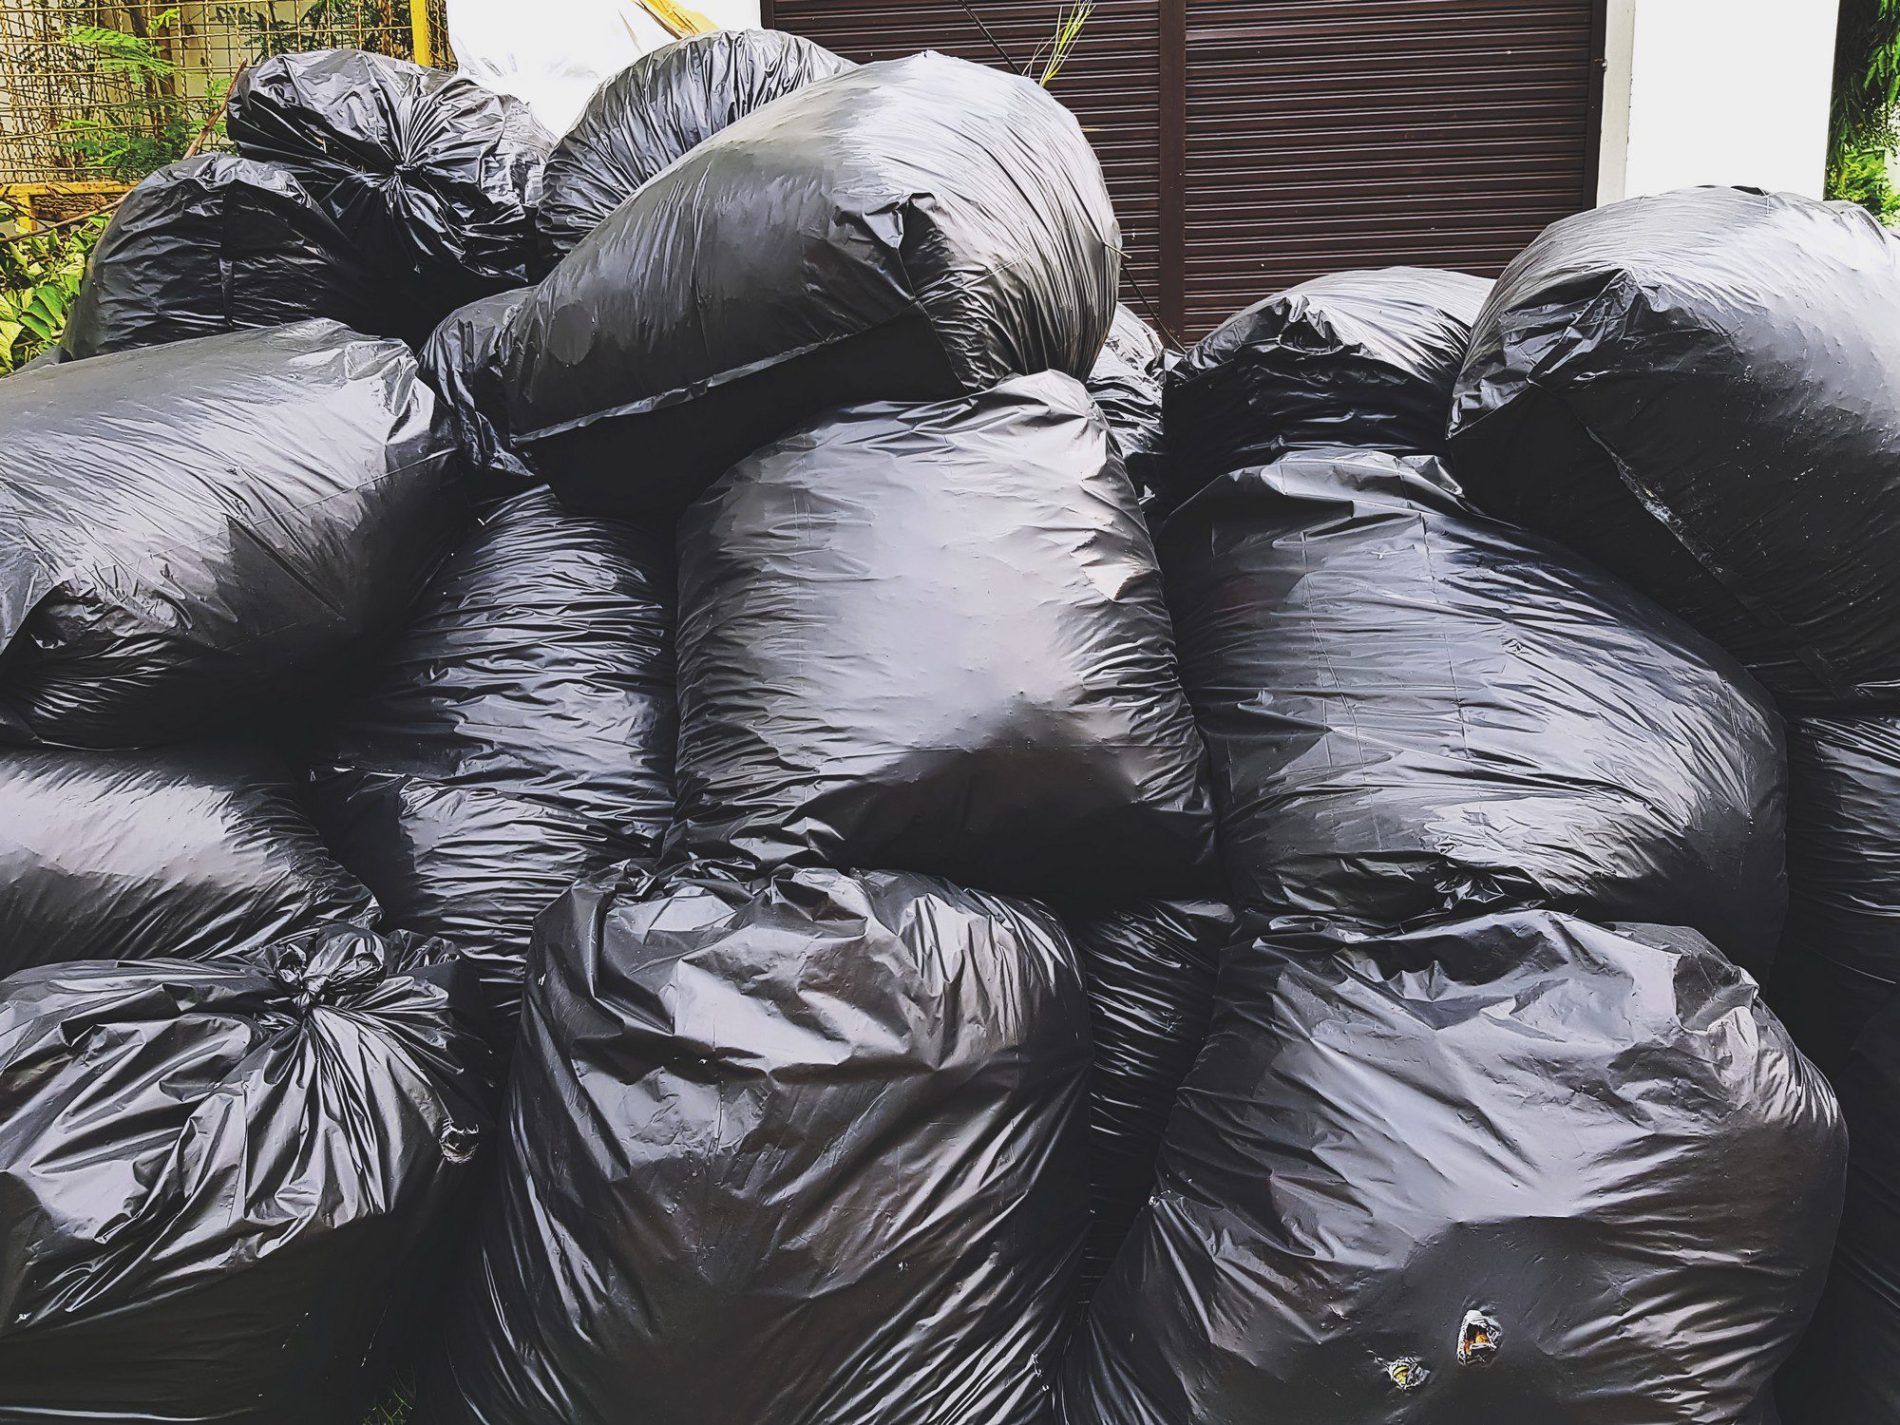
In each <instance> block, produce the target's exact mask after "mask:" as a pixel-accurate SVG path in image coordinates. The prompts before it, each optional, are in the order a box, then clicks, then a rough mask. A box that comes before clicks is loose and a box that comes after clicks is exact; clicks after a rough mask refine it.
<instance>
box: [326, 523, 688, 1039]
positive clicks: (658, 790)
mask: <svg viewBox="0 0 1900 1425" xmlns="http://www.w3.org/2000/svg"><path fill="white" fill-rule="evenodd" d="M673 676H674V670H673V550H672V544H671V541H670V540H669V539H667V538H665V537H664V536H653V535H648V534H644V533H642V532H641V531H640V530H637V529H635V528H633V527H631V526H628V525H622V524H617V523H614V522H612V521H608V520H597V519H587V518H583V517H580V516H577V515H569V514H566V513H564V512H563V511H562V510H561V508H560V506H559V505H558V504H557V503H556V502H555V500H554V497H553V496H552V495H551V494H549V493H548V492H547V491H546V490H535V491H530V492H529V493H527V494H524V495H520V496H517V497H516V498H515V499H513V500H510V501H509V502H507V503H506V504H503V505H501V506H499V507H497V508H496V509H494V510H492V511H490V512H489V513H488V514H487V515H486V516H485V517H484V518H483V520H482V523H481V526H480V528H479V529H477V530H476V531H475V532H474V533H473V534H472V535H471V536H470V537H469V538H468V539H467V540H466V541H465V542H464V543H463V544H462V546H461V547H460V548H459V549H457V551H456V552H455V554H454V555H453V556H452V557H451V558H450V559H449V561H448V563H447V564H446V565H444V566H443V568H442V571H441V572H440V574H438V575H437V577H436V579H435V580H434V582H433V583H432V584H431V585H430V587H429V590H428V592H427V593H426V594H425V595H424V596H423V598H422V600H421V602H420V604H419V606H418V608H417V610H416V612H415V614H414V616H413V618H412V621H411V622H410V624H409V627H408V629H407V631H406V632H404V633H403V634H402V635H401V637H400V638H398V639H397V641H396V643H395V645H394V647H392V648H391V649H390V650H389V651H388V652H387V653H386V654H385V655H384V656H383V657H382V658H381V659H380V660H378V661H377V663H376V664H375V666H374V668H373V671H371V672H370V673H369V674H368V677H367V678H366V680H365V683H364V686H363V687H362V689H361V691H360V692H359V694H358V696H357V697H356V698H355V700H354V701H353V702H352V703H351V704H350V705H349V706H348V707H347V708H346V709H345V710H344V713H343V715H342V718H341V721H340V723H339V724H338V725H337V726H336V727H335V728H334V729H333V730H332V732H331V733H330V735H329V737H328V739H327V745H326V746H325V747H324V748H323V749H322V750H321V752H320V753H319V756H318V758H317V762H316V765H315V767H314V768H313V770H312V773H311V776H312V780H313V783H314V786H313V792H314V795H315V800H316V807H317V819H318V824H319V825H320V826H321V827H322V829H323V831H324V834H325V836H326V838H327V839H328V840H329V842H330V844H331V845H332V846H333V847H335V848H336V851H337V853H338V854H339V855H340V856H341V857H342V858H343V861H344V863H345V864H346V865H348V866H349V867H350V868H351V869H352V870H354V871H355V872H356V873H357V874H358V875H360V876H362V877H363V879H364V880H365V881H367V882H368V883H369V885H370V887H371V888H372V889H373V890H375V891H376V892H377V894H378V897H379V898H380V899H381V900H382V902H383V906H384V909H385V911H386V913H387V915H388V917H389V923H390V924H392V925H399V926H402V927H404V928H405V929H408V930H417V931H422V932H425V933H428V934H432V935H441V936H444V937H445V938H447V939H448V940H450V941H452V942H453V943H454V944H455V945H456V946H457V947H458V948H460V949H461V950H462V952H463V953H464V955H465V957H466V958H467V959H469V960H470V961H471V962H472V963H473V964H474V965H475V967H476V968H477V969H478V970H479V971H480V973H481V977H482V981H483V988H484V990H485V991H486V993H487V996H488V999H489V1002H490V1005H491V1007H492V1009H493V1011H494V1015H495V1018H496V1021H497V1024H498V1026H501V1027H503V1028H504V1031H505V1029H506V1027H507V1025H508V1023H509V1021H511V1020H512V1018H513V1015H514V1012H515V1009H516V1007H517V1005H518V1003H519V999H520V991H521V974H522V962H523V960H524V959H525V958H526V955H527V950H528V939H529V935H530V932H531V931H532V930H533V928H534V917H535V916H536V915H538V914H539V913H540V912H541V911H542V910H543V909H544V908H545V907H546V906H547V905H548V904H549V903H550V902H552V901H553V900H554V899H555V898H556V897H558V896H559V895H560V894H561V892H562V891H564V890H566V889H567V887H568V886H569V884H571V883H572V882H573V881H575V880H577V879H578V878H580V877H581V876H584V875H587V874H589V873H591V872H594V871H598V870H601V869H602V868H604V867H607V866H611V865H615V864H617V863H618V862H621V861H624V860H626V859H628V858H629V857H632V856H639V855H647V854H650V853H651V852H653V851H654V850H655V849H657V846H658V843H659V839H660V835H661V833H662V832H663V831H664V830H665V828H666V824H667V820H668V818H669V817H670V816H671V814H672V810H673V744H674V735H675V717H674V694H673Z"/></svg>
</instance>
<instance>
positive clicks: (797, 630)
mask: <svg viewBox="0 0 1900 1425" xmlns="http://www.w3.org/2000/svg"><path fill="white" fill-rule="evenodd" d="M679 548H680V743H679V813H678V819H677V821H676V822H675V824H674V827H673V831H672V833H671V834H670V835H669V837H668V856H669V858H671V859H673V860H678V859H681V858H682V857H686V856H690V857H691V858H693V859H696V860H705V861H715V862H722V863H725V864H728V865H730V866H732V867H734V868H736V869H737V870H738V871H739V873H740V874H756V873H758V872H760V871H762V870H768V869H770V868H772V867H775V866H778V865H782V864H787V863H796V864H806V865H831V866H841V867H854V866H879V867H891V868H895V869H899V870H913V871H924V872H928V873H930V874H932V875H941V876H947V877H949V878H950V879H952V880H954V881H956V882H957V883H958V884H960V885H972V886H981V887H984V888H986V889H990V890H1003V891H1020V892H1023V893H1026V894H1037V893H1040V894H1045V895H1050V896H1062V897H1067V898H1071V899H1075V900H1079V901H1083V902H1086V903H1093V904H1100V903H1104V902H1106V903H1114V902H1116V901H1119V900H1122V899H1126V898H1129V897H1135V896H1141V895H1146V894H1153V895H1177V894H1194V893H1196V892H1197V890H1198V888H1199V887H1201V886H1202V885H1205V884H1207V882H1208V879H1209V873H1210V872H1211V871H1212V869H1213V865H1214V846H1213V836H1214V831H1213V813H1212V808H1211V805H1210V803H1209V799H1208V790H1207V776H1206V754H1205V752H1204V751H1203V749H1202V746H1201V740H1200V735H1199V733H1198V732H1196V730H1195V727H1194V718H1193V714H1192V713H1191V712H1190V711H1189V710H1188V706H1187V701H1186V699H1185V698H1184V697H1183V696H1182V694H1181V685H1180V682H1179V679H1178V676H1177V671H1176V667H1175V654H1174V639H1173V635H1172V633H1171V631H1170V629H1169V627H1168V613H1167V608H1166V604H1165V602H1164V598H1163V594H1162V588H1161V579H1160V575H1159V574H1158V572H1157V571H1156V569H1155V563H1154V547H1153V545H1152V543H1151V542H1150V540H1149V537H1148V532H1147V529H1146V527H1145V526H1144V525H1143V524H1142V522H1141V517H1140V514H1139V512H1138V511H1137V509H1136V505H1135V496H1134V491H1133V489H1132V488H1131V487H1130V485H1129V483H1128V479H1127V477H1126V476H1125V475H1124V474H1123V473H1122V469H1121V464H1120V462H1119V461H1118V460H1117V459H1116V458H1115V454H1114V451H1113V449H1112V447H1111V445H1110V443H1109V439H1108V431H1107V427H1106V426H1105V425H1104V424H1103V422H1102V418H1101V416H1100V414H1099V413H1098V412H1097V411H1096V410H1095V408H1094V407H1093V405H1091V404H1090V402H1089V399H1088V395H1087V393H1086V392H1085V391H1084V390H1083V389H1082V387H1081V386H1080V385H1079V384H1077V383H1076V382H1075V381H1073V380H1071V379H1070V378H1068V377H1066V376H1061V375H1058V374H1056V373H1055V372H1044V373H1042V374H1041V375H1037V376H1025V377H1018V378H1016V379H1015V380H1012V381H1008V382H1005V383H1004V384H1003V385H1001V386H998V387H997V388H995V389H994V390H992V391H987V392H984V393H983V394H981V395H977V396H971V397H966V398H963V399H961V400H955V401H944V402H940V403H937V404H935V405H920V406H900V405H891V404H882V405H867V406H858V407H854V408H851V409H849V410H844V411H838V412H835V413H833V414H832V415H830V416H827V417H825V418H824V419H822V420H820V421H818V422H816V423H815V424H813V425H812V426H810V427H808V428H807V429H805V430H802V431H799V432H797V433H796V434H793V435H791V436H788V437H787V438H786V439H784V440H783V441H780V442H779V443H778V444H776V445H772V446H768V447H766V448H765V449H764V450H761V451H759V452H757V453H756V454H755V455H753V456H752V457H750V458H749V459H747V460H744V461H742V462H741V463H740V464H738V465H737V466H735V467H734V468H733V469H732V470H731V472H730V473H728V474H727V475H726V477H725V478H724V479H723V480H721V481H720V482H719V483H718V484H717V485H715V486H714V487H713V489H712V490H711V491H710V492H709V493H708V494H707V496H706V498H705V499H703V500H702V501H700V502H699V503H698V504H696V505H695V506H693V508H692V509H691V510H689V511H688V512H687V515H686V517H685V518H684V519H683V520H681V521H680V526H679Z"/></svg>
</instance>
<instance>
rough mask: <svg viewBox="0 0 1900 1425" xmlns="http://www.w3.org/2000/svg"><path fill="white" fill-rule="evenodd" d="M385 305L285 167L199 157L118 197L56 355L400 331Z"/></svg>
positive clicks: (344, 239) (344, 238)
mask: <svg viewBox="0 0 1900 1425" xmlns="http://www.w3.org/2000/svg"><path fill="white" fill-rule="evenodd" d="M391 297H392V294H391V293H389V292H388V291H386V290H384V289H383V287H382V284H381V280H380V279H379V278H377V277H374V276H372V275H371V273H370V269H369V267H368V266H367V264H366V262H365V259H364V258H363V256H362V254H361V253H360V252H359V251H358V250H357V247H356V244H355V242H354V241H353V240H352V239H351V238H350V237H349V236H348V235H347V234H346V233H344V231H343V230H342V229H341V228H339V227H338V226H337V225H336V224H335V223H333V222H332V221H331V220H330V218H329V217H328V215H327V214H325V213H324V211H323V209H322V208H320V207H318V206H317V203H316V201H315V200H314V199H313V198H312V197H311V196H310V195H309V193H307V192H305V191H304V187H303V185H302V184H301V183H299V182H298V181H297V179H296V178H295V177H294V176H293V175H292V174H291V172H290V170H289V169H286V168H280V167H278V166H277V165H275V164H270V163H258V162H255V161H254V160H252V159H248V158H236V157H233V156H232V155H230V154H223V153H213V154H203V155H200V156H199V157H197V158H188V159H186V160H184V162H182V163H173V164H167V165H166V166H165V167H164V168H161V169H159V170H158V171H157V172H156V173H154V174H152V175H151V177H149V178H147V179H146V180H145V181H144V182H143V183H141V184H139V185H138V187H136V188H134V189H133V190H132V191H131V192H130V193H128V194H126V195H125V198H124V199H123V200H122V201H121V202H120V204H119V206H118V210H117V211H116V212H114V213H113V215H112V222H111V223H110V224H109V225H108V226H107V228H106V230H105V234H104V236H102V237H101V238H100V239H99V245H98V246H97V247H95V248H94V249H93V250H92V257H91V259H90V260H89V261H88V263H87V265H86V280H85V282H84V284H83V285H82V286H81V287H80V289H79V300H78V301H77V302H75V303H74V304H73V310H72V316H71V319H70V320H69V321H68V322H67V324H66V332H65V335H64V336H62V337H61V338H60V348H61V350H62V351H63V352H64V354H65V355H66V357H67V358H69V359H73V358H79V357H87V356H102V355H104V354H106V353H107V352H112V351H131V350H134V349H136V348H138V347H142V346H160V345H163V344H165V343H167V342H174V341H185V340H188V339H190V338H192V337H200V336H216V335H218V334H219V333H221V332H230V331H240V330H243V329H246V328H250V327H281V326H288V325H290V324H291V323H292V322H300V321H303V320H305V319H306V318H308V317H330V318H333V319H334V320H336V321H339V322H341V323H342V324H343V325H344V326H346V327H352V328H354V329H356V330H357V331H364V332H380V333H388V334H396V328H394V327H393V326H391V325H389V315H390V303H391Z"/></svg>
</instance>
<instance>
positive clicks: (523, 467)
mask: <svg viewBox="0 0 1900 1425" xmlns="http://www.w3.org/2000/svg"><path fill="white" fill-rule="evenodd" d="M532 295H534V289H533V288H531V287H517V288H515V289H514V290H513V291H512V292H497V293H496V294H495V295H494V296H492V297H483V298H482V299H481V300H480V301H478V302H470V303H469V304H468V305H467V306H466V307H458V308H457V309H456V310H455V311H453V312H450V313H449V314H448V316H446V317H444V318H443V319H442V322H441V325H439V326H437V327H436V329H435V332H434V334H433V335H431V336H430V338H429V340H428V342H427V343H425V344H424V346H423V347H422V350H421V352H420V355H419V360H420V362H421V366H422V377H423V379H424V380H425V381H427V382H428V383H429V385H430V387H431V388H432V389H433V390H434V391H435V393H436V395H437V396H438V397H439V398H440V406H439V407H438V410H439V419H440V421H441V424H442V428H443V429H444V430H445V431H447V433H448V437H449V438H450V439H451V440H453V441H454V442H455V448H456V450H457V451H458V452H459V453H460V455H461V457H462V463H463V465H464V466H466V467H467V469H468V471H469V472H470V474H471V476H472V477H473V479H474V482H475V488H476V492H477V494H480V495H490V496H495V497H500V496H504V495H510V494H514V493H516V492H517V491H520V490H523V489H526V488H527V487H529V486H531V485H538V484H540V483H541V477H540V476H539V475H537V474H536V473H535V472H534V470H533V469H532V468H531V467H530V466H529V464H528V462H527V460H526V459H525V458H524V457H523V456H522V455H521V453H520V452H519V451H517V450H516V449H515V448H514V447H513V446H512V445H511V444H510V443H509V441H508V439H507V437H506V436H504V435H503V434H502V432H501V431H500V430H498V429H496V427H495V425H494V424H493V422H494V421H495V419H496V418H497V417H498V416H500V415H501V413H503V412H505V411H506V409H507V403H506V401H505V399H504V397H503V395H502V370H501V363H502V359H503V356H504V354H505V350H506V348H505V342H506V339H507V330H508V324H509V323H510V322H512V321H513V320H514V316H515V313H516V312H518V311H520V310H521V308H522V306H523V304H525V303H526V302H527V300H528V298H529V297H531V296H532Z"/></svg>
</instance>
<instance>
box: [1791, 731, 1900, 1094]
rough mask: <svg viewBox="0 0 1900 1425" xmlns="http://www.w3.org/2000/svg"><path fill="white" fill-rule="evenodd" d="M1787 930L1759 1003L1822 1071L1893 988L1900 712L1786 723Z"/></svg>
mask: <svg viewBox="0 0 1900 1425" xmlns="http://www.w3.org/2000/svg"><path fill="white" fill-rule="evenodd" d="M1788 770H1789V801H1788V928H1787V931H1786V933H1785V934H1783V936H1782V938H1781V948H1780V951H1779V952H1778V954H1777V955H1776V958H1775V977H1774V981H1773V983H1772V984H1771V985H1770V987H1769V1000H1770V1002H1771V1003H1773V1005H1774V1007H1775V1012H1776V1013H1777V1014H1779V1015H1780V1016H1781V1018H1782V1020H1783V1021H1784V1022H1785V1023H1786V1024H1787V1026H1788V1030H1789V1032H1790V1033H1791V1034H1793V1035H1794V1037H1795V1042H1796V1043H1797V1044H1799V1045H1800V1046H1801V1047H1802V1049H1804V1050H1805V1051H1806V1052H1807V1053H1808V1055H1809V1057H1811V1058H1812V1059H1813V1060H1814V1061H1815V1062H1816V1063H1817V1064H1819V1065H1820V1066H1821V1067H1822V1068H1823V1069H1824V1070H1826V1071H1827V1072H1828V1073H1829V1074H1834V1073H1836V1072H1838V1071H1839V1070H1841V1069H1843V1068H1844V1067H1845V1064H1846V1058H1847V1053H1848V1051H1849V1050H1850V1049H1852V1048H1853V1047H1854V1041H1855V1040H1856V1039H1858V1038H1859V1037H1860V1032H1861V1030H1862V1029H1863V1028H1864V1027H1865V1026H1866V1024H1867V1022H1868V1021H1869V1020H1870V1019H1872V1018H1873V1017H1874V1016H1875V1015H1876V1014H1877V1013H1879V1012H1880V1010H1881V1009H1882V1008H1883V1007H1884V1006H1885V1005H1887V1004H1888V1003H1889V1002H1890V1001H1892V1000H1893V999H1894V998H1895V997H1896V994H1900V718H1890V717H1839V718H1800V719H1797V720H1796V721H1794V722H1792V723H1790V724H1789V728H1788Z"/></svg>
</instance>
